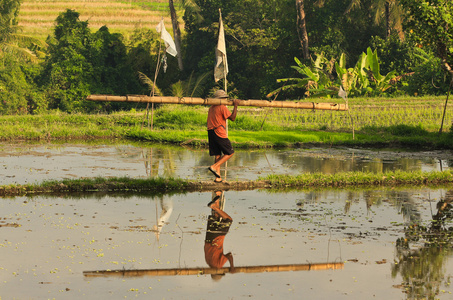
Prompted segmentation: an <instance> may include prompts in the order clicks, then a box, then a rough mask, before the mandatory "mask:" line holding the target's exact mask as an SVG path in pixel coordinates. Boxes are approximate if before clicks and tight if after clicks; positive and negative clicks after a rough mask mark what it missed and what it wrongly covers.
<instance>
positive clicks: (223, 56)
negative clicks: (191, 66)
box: [219, 8, 228, 180]
mask: <svg viewBox="0 0 453 300" xmlns="http://www.w3.org/2000/svg"><path fill="white" fill-rule="evenodd" d="M219 16H220V21H221V22H222V23H221V24H220V22H219V31H220V25H222V28H223V20H222V10H221V9H220V8H219ZM223 40H224V41H225V35H224V36H223ZM225 51H226V43H225ZM222 58H223V87H224V88H223V89H224V90H225V93H228V84H227V78H226V76H227V68H226V53H222ZM225 125H226V126H225V131H226V134H227V136H228V119H226V124H225ZM227 171H228V161H226V162H225V176H224V177H225V180H226V178H227Z"/></svg>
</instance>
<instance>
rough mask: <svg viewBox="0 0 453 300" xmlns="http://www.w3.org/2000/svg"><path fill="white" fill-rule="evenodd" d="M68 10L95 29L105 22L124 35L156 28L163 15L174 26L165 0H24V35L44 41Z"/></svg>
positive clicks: (22, 20) (111, 29) (167, 22)
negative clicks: (58, 19) (138, 29)
mask: <svg viewBox="0 0 453 300" xmlns="http://www.w3.org/2000/svg"><path fill="white" fill-rule="evenodd" d="M67 9H73V10H75V11H77V12H78V13H80V20H82V21H88V22H89V26H90V28H92V30H93V31H96V30H98V29H99V28H100V27H102V26H104V25H106V26H107V27H108V28H109V29H110V31H111V32H119V33H123V34H124V33H127V32H131V31H132V30H134V29H135V28H142V27H145V28H155V26H156V25H157V23H158V22H159V21H160V20H161V18H162V17H164V20H165V23H166V24H168V25H167V27H168V26H171V25H170V24H171V21H170V13H169V9H168V1H166V0H150V1H145V0H126V1H121V0H38V1H37V0H23V2H22V5H21V8H20V13H19V25H20V26H21V27H22V28H23V33H24V34H26V35H29V36H33V37H37V38H39V39H43V40H44V39H45V38H46V37H47V36H48V35H49V34H50V33H51V32H52V28H53V26H54V22H55V19H56V18H57V16H58V15H59V14H60V13H61V12H64V11H66V10H67Z"/></svg>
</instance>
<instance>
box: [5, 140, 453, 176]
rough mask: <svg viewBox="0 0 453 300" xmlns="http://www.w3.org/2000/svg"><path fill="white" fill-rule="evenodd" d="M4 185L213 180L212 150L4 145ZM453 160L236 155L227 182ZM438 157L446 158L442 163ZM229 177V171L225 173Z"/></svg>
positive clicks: (343, 153)
mask: <svg viewBox="0 0 453 300" xmlns="http://www.w3.org/2000/svg"><path fill="white" fill-rule="evenodd" d="M1 150H2V151H1V152H0V178H1V180H2V184H11V183H19V184H22V183H34V182H40V181H43V180H52V179H63V178H82V177H98V176H102V177H122V176H127V177H132V178H138V177H140V178H144V177H149V176H174V177H181V178H187V179H198V180H211V179H213V178H212V174H211V173H209V172H208V171H207V170H206V168H207V167H208V166H209V165H210V164H212V163H213V159H212V157H210V156H209V155H208V151H207V150H187V149H184V148H175V147H168V148H166V147H160V146H159V147H155V148H151V147H137V146H132V145H116V146H115V145H113V146H112V145H97V146H93V145H81V144H80V145H70V144H67V145H64V144H63V145H58V146H57V145H51V144H48V145H26V144H18V145H15V144H12V145H3V146H2V149H1ZM449 154H450V157H453V155H451V154H452V153H450V152H448V151H443V152H429V153H428V152H411V153H409V152H407V153H405V152H401V151H399V152H398V158H395V152H391V151H370V150H357V149H355V150H354V149H321V148H315V149H286V150H264V151H263V150H261V151H258V150H248V151H243V150H237V151H236V154H235V155H234V156H233V158H232V159H230V161H228V168H227V179H228V180H255V179H257V178H258V177H260V176H262V177H264V176H266V175H268V174H300V173H305V172H311V173H313V172H321V173H327V174H332V173H335V172H342V171H369V172H385V171H391V170H397V169H400V170H409V171H415V170H422V171H433V170H441V169H442V170H446V169H449V168H451V165H452V164H453V162H452V160H447V159H445V157H449ZM439 158H441V159H440V160H439ZM222 175H224V170H222Z"/></svg>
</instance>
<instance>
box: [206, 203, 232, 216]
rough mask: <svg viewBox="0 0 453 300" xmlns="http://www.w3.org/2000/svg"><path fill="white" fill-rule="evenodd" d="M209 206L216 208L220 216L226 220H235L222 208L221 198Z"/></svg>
mask: <svg viewBox="0 0 453 300" xmlns="http://www.w3.org/2000/svg"><path fill="white" fill-rule="evenodd" d="M209 207H210V208H211V209H212V210H214V211H215V212H216V214H217V215H218V216H220V217H222V218H224V219H225V220H231V221H233V219H232V218H231V217H230V216H229V215H228V214H227V213H226V212H224V211H223V210H221V209H220V200H217V201H216V202H214V203H213V204H211V205H210V206H209Z"/></svg>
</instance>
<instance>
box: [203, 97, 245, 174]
mask: <svg viewBox="0 0 453 300" xmlns="http://www.w3.org/2000/svg"><path fill="white" fill-rule="evenodd" d="M214 98H218V99H223V98H228V94H227V93H226V92H225V91H224V90H218V91H216V92H215V93H214ZM238 104H239V100H237V99H235V100H234V101H233V105H234V108H233V112H232V113H231V112H230V111H229V110H228V108H227V107H226V106H225V105H212V106H211V107H210V108H209V111H208V122H207V125H208V141H209V155H210V156H215V161H214V164H213V165H211V166H210V167H209V168H208V169H209V171H211V172H212V174H214V176H215V177H216V178H215V180H214V181H215V182H222V176H220V166H221V165H222V164H224V163H225V162H226V161H227V160H229V159H230V158H231V157H232V156H233V153H234V150H233V146H232V145H231V142H230V140H229V139H228V134H227V131H226V120H227V119H228V120H231V121H234V120H236V114H237V108H238Z"/></svg>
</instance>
